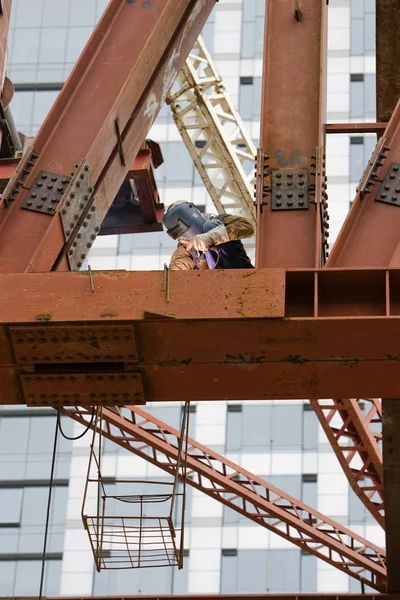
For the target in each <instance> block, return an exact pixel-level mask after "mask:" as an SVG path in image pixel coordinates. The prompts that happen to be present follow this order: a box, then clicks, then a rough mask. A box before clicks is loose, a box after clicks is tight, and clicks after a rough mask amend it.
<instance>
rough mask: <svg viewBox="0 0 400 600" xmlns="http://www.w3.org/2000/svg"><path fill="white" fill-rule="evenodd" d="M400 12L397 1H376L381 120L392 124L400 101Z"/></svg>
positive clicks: (378, 88)
mask: <svg viewBox="0 0 400 600" xmlns="http://www.w3.org/2000/svg"><path fill="white" fill-rule="evenodd" d="M399 31H400V11H399V3H398V1H397V0H379V1H378V2H376V99H377V103H376V104H377V107H376V108H377V118H378V121H389V119H390V117H391V116H392V113H393V111H394V109H395V106H396V104H397V102H398V100H399V98H400V72H399V63H400V39H399Z"/></svg>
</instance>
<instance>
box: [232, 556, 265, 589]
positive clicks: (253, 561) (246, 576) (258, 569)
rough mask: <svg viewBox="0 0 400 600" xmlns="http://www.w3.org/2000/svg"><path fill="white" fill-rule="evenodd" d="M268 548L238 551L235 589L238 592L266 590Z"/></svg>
mask: <svg viewBox="0 0 400 600" xmlns="http://www.w3.org/2000/svg"><path fill="white" fill-rule="evenodd" d="M267 555H268V550H241V551H239V552H238V565H237V566H238V576H237V591H238V592H239V593H251V592H254V593H256V592H261V591H265V590H266V583H267V581H266V579H267V573H266V567H267V564H268V563H267Z"/></svg>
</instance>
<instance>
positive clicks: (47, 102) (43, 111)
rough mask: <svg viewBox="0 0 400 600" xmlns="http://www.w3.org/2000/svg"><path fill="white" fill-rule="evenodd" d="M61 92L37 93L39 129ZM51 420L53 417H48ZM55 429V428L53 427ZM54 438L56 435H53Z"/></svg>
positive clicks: (35, 113) (34, 119)
mask: <svg viewBox="0 0 400 600" xmlns="http://www.w3.org/2000/svg"><path fill="white" fill-rule="evenodd" d="M58 94H59V92H35V99H34V103H33V115H32V123H33V125H34V126H37V128H38V129H39V127H40V126H41V124H42V123H43V121H44V120H45V118H46V117H47V115H48V113H49V111H50V109H51V107H52V106H53V104H54V102H55V100H56V98H57V96H58ZM48 418H49V419H51V417H48ZM53 428H54V426H53ZM53 436H54V433H53Z"/></svg>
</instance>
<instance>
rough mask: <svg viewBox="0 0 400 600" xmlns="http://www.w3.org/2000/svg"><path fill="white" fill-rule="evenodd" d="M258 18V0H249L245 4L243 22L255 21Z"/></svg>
mask: <svg viewBox="0 0 400 600" xmlns="http://www.w3.org/2000/svg"><path fill="white" fill-rule="evenodd" d="M255 18H256V0H247V1H246V2H244V4H243V22H244V23H246V22H248V21H255Z"/></svg>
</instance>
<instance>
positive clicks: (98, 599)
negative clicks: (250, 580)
mask: <svg viewBox="0 0 400 600" xmlns="http://www.w3.org/2000/svg"><path fill="white" fill-rule="evenodd" d="M0 600H10V598H9V597H7V598H0ZM13 600H19V599H18V598H15V599H13ZM21 600H22V599H21ZM30 600H36V598H35V597H31V599H30ZM46 600H400V594H174V595H168V594H165V595H163V594H161V595H160V594H157V595H148V594H140V595H139V596H126V595H124V596H69V597H67V596H62V597H60V596H55V597H53V598H50V597H47V598H46Z"/></svg>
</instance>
